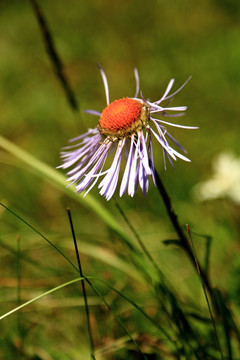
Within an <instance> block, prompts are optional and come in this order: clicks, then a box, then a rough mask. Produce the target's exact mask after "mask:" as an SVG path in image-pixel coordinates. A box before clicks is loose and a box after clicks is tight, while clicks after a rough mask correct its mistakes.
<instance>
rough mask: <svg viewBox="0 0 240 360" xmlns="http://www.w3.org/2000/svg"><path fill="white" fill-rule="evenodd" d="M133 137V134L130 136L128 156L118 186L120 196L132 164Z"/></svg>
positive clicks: (125, 187) (125, 186) (126, 183)
mask: <svg viewBox="0 0 240 360" xmlns="http://www.w3.org/2000/svg"><path fill="white" fill-rule="evenodd" d="M134 137H135V135H132V136H131V143H130V149H129V153H128V158H127V163H126V166H125V170H124V174H123V177H122V183H121V186H120V193H119V195H120V197H121V196H122V195H123V194H124V193H125V191H126V189H127V185H128V181H129V176H130V171H131V166H132V161H133V152H134V151H133V150H134V147H133V143H134Z"/></svg>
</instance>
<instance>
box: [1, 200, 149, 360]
mask: <svg viewBox="0 0 240 360" xmlns="http://www.w3.org/2000/svg"><path fill="white" fill-rule="evenodd" d="M0 206H2V207H3V208H5V209H6V210H7V211H8V212H9V213H11V214H12V215H13V216H15V217H16V218H17V219H19V220H20V221H22V222H23V223H24V224H25V225H26V226H27V227H29V228H30V229H31V230H32V231H34V232H35V233H37V234H38V235H39V236H41V237H42V238H43V239H44V240H45V241H47V242H48V243H49V244H50V245H51V246H52V247H53V248H54V249H55V250H56V251H57V252H58V253H60V254H61V255H62V256H63V257H64V258H65V260H67V262H68V263H70V265H71V266H72V267H73V268H74V269H75V270H76V271H77V272H78V273H79V269H78V268H77V267H76V266H75V265H74V264H73V263H72V262H71V261H70V259H68V257H67V256H66V255H65V254H64V253H63V252H62V251H61V250H59V249H58V248H57V247H56V246H55V245H54V244H53V243H52V242H51V241H50V240H48V239H47V238H46V237H45V236H44V235H43V234H41V233H40V232H39V231H38V230H37V229H35V228H34V227H33V226H32V225H30V224H29V223H28V222H27V221H26V220H24V219H23V218H22V217H21V216H19V215H18V214H16V213H15V212H14V211H12V210H11V209H9V208H8V207H7V206H6V205H4V204H2V203H1V202H0ZM84 278H85V280H86V281H87V283H88V284H89V285H90V286H91V288H92V289H93V291H94V292H95V293H96V294H97V295H98V296H99V297H100V299H101V300H102V301H103V303H104V304H105V305H106V307H107V308H108V309H109V311H110V312H111V313H112V314H113V316H114V317H115V319H116V320H117V322H118V323H119V324H120V326H121V327H122V328H123V330H124V331H125V332H126V334H127V335H128V337H129V339H130V340H131V341H132V342H133V344H134V345H135V346H136V348H137V350H138V352H139V354H140V355H141V356H142V358H143V359H144V360H148V359H147V358H146V356H145V355H144V354H143V353H142V352H141V349H140V347H139V345H138V344H137V342H136V341H135V340H134V338H133V337H132V335H131V333H130V332H129V330H128V329H127V328H126V326H125V325H124V323H123V322H122V320H121V319H120V317H119V316H118V315H117V314H116V313H115V311H113V309H112V308H111V306H110V305H109V304H108V302H107V301H106V300H105V298H104V297H103V295H102V294H101V293H100V291H99V290H98V289H97V288H96V286H94V285H93V284H92V283H91V282H90V280H88V279H87V278H86V277H84Z"/></svg>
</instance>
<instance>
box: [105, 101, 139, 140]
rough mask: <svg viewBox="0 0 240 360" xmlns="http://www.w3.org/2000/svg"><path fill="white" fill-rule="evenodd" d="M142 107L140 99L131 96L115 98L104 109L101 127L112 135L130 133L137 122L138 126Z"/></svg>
mask: <svg viewBox="0 0 240 360" xmlns="http://www.w3.org/2000/svg"><path fill="white" fill-rule="evenodd" d="M142 107H143V105H142V103H141V102H140V101H138V100H134V99H131V98H122V99H119V100H115V101H113V102H112V103H111V104H109V105H108V106H107V107H106V108H105V109H104V110H103V112H102V114H101V117H100V119H99V128H100V129H101V130H102V131H103V132H104V133H108V134H110V135H114V134H119V135H120V133H123V134H124V133H129V130H130V129H133V128H135V126H134V124H135V123H136V127H137V126H138V124H139V121H140V118H141V111H142Z"/></svg>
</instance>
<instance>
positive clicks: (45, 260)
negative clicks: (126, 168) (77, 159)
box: [0, 0, 240, 359]
mask: <svg viewBox="0 0 240 360" xmlns="http://www.w3.org/2000/svg"><path fill="white" fill-rule="evenodd" d="M39 4H40V6H41V8H42V10H43V12H44V14H45V16H46V19H47V22H48V25H49V28H50V30H51V33H52V36H53V39H54V42H55V46H56V49H57V52H58V54H59V56H60V58H61V60H62V62H63V64H64V71H65V74H66V76H67V78H68V80H69V82H70V84H71V86H72V88H73V91H74V93H75V96H76V98H77V101H78V103H79V111H73V110H72V109H71V107H70V106H69V104H68V102H67V100H66V97H65V94H64V91H63V89H62V87H61V85H60V82H59V79H58V78H57V77H56V75H55V73H54V70H53V66H52V63H51V61H50V59H49V56H48V54H47V53H46V51H45V46H44V43H43V40H42V35H41V32H40V29H39V25H38V23H37V20H36V16H35V14H34V12H33V8H32V6H31V2H30V1H26V0H22V1H19V0H11V1H7V0H5V1H4V0H1V1H0V34H1V36H0V132H1V135H2V136H4V137H6V138H7V139H9V140H11V141H12V142H14V143H15V144H17V145H18V146H20V147H21V148H23V149H24V150H25V151H27V152H29V153H31V154H32V155H34V156H35V157H36V158H38V159H40V160H42V161H43V162H45V163H47V164H48V165H50V166H51V167H53V168H55V167H56V166H58V165H59V164H60V158H59V151H60V148H61V147H63V146H65V145H66V144H67V142H68V139H69V138H72V137H75V136H76V135H78V134H80V133H82V132H85V131H86V130H87V128H89V127H95V126H96V118H95V117H93V116H91V115H88V114H84V113H83V109H86V108H87V109H89V108H90V109H96V110H99V111H101V110H102V109H103V108H104V107H105V94H104V88H103V84H102V80H101V77H100V73H99V70H98V67H97V63H100V64H101V65H102V67H103V68H104V70H105V72H106V74H107V77H108V81H109V87H110V99H111V100H114V99H117V98H120V97H125V96H133V95H134V92H135V80H134V75H133V69H134V67H137V68H138V70H139V74H140V87H141V90H142V91H143V95H144V96H145V97H146V98H150V99H152V100H156V99H158V98H160V97H161V95H162V94H163V92H164V90H165V88H166V86H167V84H168V81H169V80H170V79H171V78H175V79H176V82H175V85H174V86H175V87H174V89H176V88H177V87H179V86H180V85H182V83H183V82H184V81H185V80H186V79H187V78H188V77H189V76H190V75H191V76H192V79H191V81H190V82H189V83H188V84H187V86H186V87H185V88H184V89H183V90H182V91H181V92H180V93H179V94H178V95H177V96H176V98H175V99H174V102H173V104H175V105H187V106H188V110H187V113H186V116H185V117H184V118H181V119H179V121H180V122H181V123H183V124H185V125H192V126H199V127H200V129H199V130H184V129H174V128H171V129H170V130H171V133H172V134H173V135H174V136H175V137H176V138H177V139H178V140H179V141H180V142H181V143H182V144H183V145H184V146H185V147H186V149H187V150H188V156H189V157H190V159H191V161H192V162H191V163H184V162H182V161H181V160H179V161H178V162H177V163H176V170H174V169H172V168H171V165H170V164H169V165H168V170H167V171H165V170H164V168H163V160H162V153H161V151H160V149H159V146H158V145H157V144H155V145H156V146H155V147H154V150H155V159H156V160H155V163H156V166H157V169H158V171H159V173H160V175H161V177H162V180H163V182H164V183H165V184H166V186H167V189H168V191H169V193H170V195H171V197H172V200H173V202H174V208H175V210H176V212H177V213H178V215H179V220H180V223H181V224H182V225H183V226H184V224H186V223H188V224H189V225H190V227H191V230H192V232H193V233H194V234H195V235H194V241H195V246H196V249H197V252H198V256H199V258H200V259H202V258H203V256H204V253H205V246H206V238H204V237H202V236H200V235H208V236H210V237H211V251H210V264H211V265H210V273H211V277H212V281H213V284H214V285H216V286H219V287H220V288H221V289H223V291H224V292H225V293H226V296H227V297H228V298H229V299H230V301H231V303H232V307H233V309H234V312H235V314H236V316H239V310H240V302H239V297H238V295H237V294H238V291H239V290H240V289H239V281H238V279H239V278H238V275H239V273H240V256H239V204H238V202H237V201H234V200H233V199H229V198H228V197H227V196H224V194H223V195H222V196H220V197H219V198H218V199H215V200H211V201H204V202H201V201H199V200H198V199H197V198H196V196H194V194H195V192H194V191H193V189H194V187H195V186H196V185H197V184H198V183H199V182H202V181H205V180H206V179H208V178H210V177H211V176H212V174H213V168H212V164H213V162H214V159H215V157H216V155H218V154H219V153H221V152H231V153H233V154H234V156H236V157H238V156H239V90H240V41H239V39H240V26H239V20H240V5H239V1H237V0H228V1H224V0H201V1H197V2H196V1H192V0H181V1H180V0H176V1H173V0H169V1H163V0H150V1H143V0H130V1H127V0H121V1H120V0H115V1H109V0H101V1H100V0H95V1H77V0H70V1H68V2H66V1H61V2H59V1H56V0H52V1H47V0H42V1H39ZM0 162H1V163H0V166H1V171H0V199H1V201H2V202H4V203H5V204H7V205H8V206H9V207H10V208H11V209H14V210H15V211H16V212H17V213H18V214H21V216H23V218H24V219H26V220H27V221H29V222H30V223H31V224H33V225H34V226H36V227H37V228H38V229H39V230H40V231H41V232H43V233H44V234H45V235H47V236H48V237H49V238H51V239H52V240H54V241H55V242H56V243H57V244H58V245H59V246H60V247H62V248H64V249H65V250H66V251H67V252H68V254H69V256H70V257H72V258H74V256H75V255H74V251H73V245H72V242H71V236H70V228H69V223H68V218H67V214H66V207H67V206H69V207H70V208H71V211H72V214H73V218H74V221H75V227H76V229H75V230H76V233H77V236H78V238H79V239H81V241H83V243H85V244H86V247H85V248H84V249H83V251H84V254H83V262H84V268H85V272H86V273H88V274H93V273H96V272H98V273H99V274H101V275H102V276H104V277H105V278H107V279H111V280H112V281H114V282H115V283H116V284H117V285H118V286H119V288H121V287H122V288H125V287H126V289H128V290H126V291H129V292H130V293H131V292H134V291H138V290H139V289H138V286H139V285H135V283H133V282H132V281H131V279H129V276H128V275H127V274H122V272H121V271H118V270H116V269H114V267H113V268H112V267H109V265H108V264H106V262H104V261H100V260H99V257H100V255H99V253H98V250H99V249H105V250H108V251H109V256H111V254H113V253H119V254H121V256H123V257H124V256H125V255H126V254H125V252H124V250H123V249H122V247H121V246H120V245H119V243H118V240H117V238H116V236H115V235H114V234H113V233H111V232H110V231H109V230H108V229H107V227H106V226H105V225H104V224H103V223H102V221H101V220H100V219H99V218H98V217H97V216H96V215H95V214H94V213H92V212H91V211H90V210H88V209H87V208H85V207H84V206H83V205H80V204H79V203H77V202H76V201H74V200H72V199H69V198H68V197H67V196H66V195H64V194H63V193H62V192H61V191H60V190H58V189H56V188H55V187H54V186H53V185H50V184H49V183H48V182H45V181H44V180H43V179H39V178H38V177H36V176H35V174H34V173H33V172H32V171H31V169H28V168H26V167H25V166H23V165H22V164H21V163H20V162H19V161H17V160H16V159H15V158H13V157H12V156H10V155H9V154H7V153H6V152H5V151H3V150H0ZM59 171H61V170H59ZM230 171H231V170H230ZM92 194H93V195H94V196H96V197H97V198H98V200H99V201H100V202H101V203H102V204H103V206H105V207H107V208H108V210H110V211H111V212H112V213H113V214H114V216H115V217H116V218H117V219H119V221H120V222H121V223H122V224H123V226H124V227H125V228H126V229H127V227H126V225H125V224H124V222H123V220H122V218H121V216H120V214H119V212H118V210H117V209H116V206H115V203H114V202H113V201H110V202H106V201H105V199H103V198H100V195H99V194H98V192H97V189H93V190H92ZM119 204H120V205H121V207H122V209H124V212H125V214H126V215H127V217H128V218H129V220H130V221H131V222H132V223H133V224H134V227H135V228H136V230H137V231H138V233H139V234H140V235H141V237H142V239H143V240H144V242H145V244H146V245H147V247H148V249H149V250H150V251H151V253H152V254H153V256H154V257H155V258H156V259H157V260H158V262H159V264H160V265H161V267H162V269H163V270H164V272H165V273H166V275H167V276H168V277H169V278H170V280H171V281H173V283H175V285H176V284H178V285H177V286H178V289H179V291H180V293H181V294H182V296H186V297H188V298H189V299H194V298H195V300H194V301H196V299H197V298H198V296H199V293H198V290H197V289H196V291H194V289H195V282H196V281H195V280H196V279H195V275H194V274H193V273H194V271H193V269H192V268H191V266H190V265H189V263H188V260H187V259H186V258H185V256H184V255H183V254H182V253H181V252H180V251H179V250H178V249H177V248H174V247H169V246H166V245H165V244H164V242H163V240H165V239H174V238H175V234H174V231H173V229H172V227H171V224H170V223H169V221H168V219H167V216H166V212H165V208H164V205H163V203H162V200H161V198H160V197H159V194H158V192H157V190H156V189H155V188H154V186H153V184H151V186H150V190H149V193H148V194H147V196H146V197H145V198H144V197H143V195H142V193H141V192H140V191H137V193H136V195H135V197H134V198H133V199H132V198H129V197H128V196H127V195H125V196H124V197H123V198H122V199H121V200H119ZM0 212H1V217H2V218H1V229H2V230H1V235H0V240H1V243H0V246H1V254H0V267H1V274H2V275H1V280H0V282H2V284H0V285H1V288H0V291H1V296H0V301H1V309H2V310H1V312H2V313H3V312H4V311H7V310H9V309H11V308H12V307H14V306H15V305H16V266H15V265H16V261H15V260H14V259H15V257H16V253H15V251H16V242H17V240H16V239H17V235H18V234H20V238H21V249H22V251H23V253H24V254H25V256H26V257H27V258H28V260H29V261H26V262H24V263H23V265H22V275H21V276H22V282H23V288H22V295H21V296H22V299H24V300H26V299H29V298H31V297H33V296H34V295H35V294H38V293H40V292H41V291H44V290H45V289H49V287H51V286H56V285H57V284H59V281H60V282H61V280H63V282H64V281H67V279H71V276H72V274H73V272H72V270H71V268H69V267H68V265H66V264H65V262H64V261H63V260H62V259H61V258H59V256H58V255H56V254H55V252H54V250H53V249H52V248H50V247H49V246H48V245H47V244H46V243H44V242H43V240H42V239H40V238H39V237H38V236H36V235H35V234H33V233H32V232H31V231H30V230H29V229H28V228H27V227H26V226H25V225H24V224H22V223H21V222H20V221H18V220H17V219H16V218H15V217H14V216H12V215H11V214H7V213H5V212H4V210H3V209H0ZM93 224H94V226H93ZM126 231H127V230H126ZM87 245H94V246H95V247H94V248H92V250H94V251H95V252H94V254H92V253H91V251H92V250H90V248H89V250H88V248H87ZM86 249H87V250H86ZM97 249H98V250H97ZM135 287H136V288H135ZM77 291H78V288H77V286H76V287H75V288H74V289H70V290H66V291H62V292H61V294H59V295H57V296H55V297H54V298H50V299H49V300H48V302H46V303H44V304H45V305H44V304H43V303H41V304H39V305H35V307H34V306H32V307H29V310H27V311H26V315H25V318H24V321H25V338H26V341H25V343H26V349H27V350H26V351H27V354H28V356H29V357H26V358H31V356H35V355H36V354H37V355H36V356H39V357H38V358H41V359H74V358H77V357H75V356H77V355H76V354H77V347H79V348H80V347H81V346H82V351H85V350H84V348H85V347H86V352H87V351H88V350H87V349H88V345H87V343H86V342H87V340H85V343H84V342H83V343H82V344H79V343H77V339H78V336H80V335H79V332H80V333H81V334H82V335H81V337H83V339H84V338H86V339H87V335H84V326H83V325H81V324H79V323H78V322H77V324H76V322H75V321H76V320H75V319H76V314H78V313H79V309H78V308H76V306H75V305H74V301H76V300H74V299H75V292H76V293H77ZM141 296H142V297H143V298H144V296H145V297H147V294H146V293H145V295H144V291H143V292H142V294H141V295H139V297H140V298H141ZM57 300H58V301H59V303H57ZM60 300H61V301H62V302H61V301H60ZM54 301H55V302H54ZM67 301H68V302H67ZM71 301H72V303H70V302H71ZM94 301H95V303H94ZM92 302H93V309H95V308H94V304H95V305H96V313H97V314H98V315H96V313H95V315H94V314H93V315H92V316H93V319H92V321H93V323H94V321H95V325H94V326H95V330H96V331H95V334H96V338H97V341H98V342H99V344H101V345H102V343H103V342H104V341H103V339H105V338H106V339H109V338H111V336H112V334H115V335H116V334H118V335H119V333H118V331H117V330H116V329H115V328H114V331H113V330H112V328H113V327H114V326H113V324H112V322H113V319H112V318H111V319H110V320H109V319H108V317H107V315H106V314H105V312H104V311H103V310H102V309H101V311H99V309H98V303H99V299H96V298H94V296H93V297H92ZM116 302H117V300H116ZM60 304H65V305H61V306H62V307H61V306H60ZM38 306H39V307H38ZM116 306H117V305H116ZM121 310H122V312H124V311H126V314H127V315H128V313H127V310H126V309H124V308H122V309H121ZM105 311H106V310H105ZM80 312H81V311H80ZM82 313H83V314H82V315H81V316H82V321H83V322H84V312H83V311H82ZM93 313H94V311H93ZM49 314H50V315H49ZM127 315H126V318H127ZM49 316H51V318H52V322H51V325H49ZM94 316H96V319H95V318H94ZM100 318H102V320H104V319H106V318H107V319H108V320H107V326H106V328H109V329H111V331H110V330H109V333H108V330H106V329H105V332H104V329H103V328H101V325H100V324H99V319H100ZM16 319H17V318H16V316H15V317H14V316H13V317H12V318H11V319H10V320H7V319H6V320H4V321H5V322H4V323H3V328H2V329H3V330H1V335H0V337H1V342H2V344H5V345H4V348H5V353H4V354H5V355H2V358H6V359H11V358H13V357H11V356H12V354H14V351H15V349H16V346H17V345H16V341H17V340H16V338H17V326H16ZM128 321H129V322H130V326H131V325H132V324H131V321H132V322H133V323H134V321H135V323H134V324H135V327H136V324H137V319H134V321H133V320H128ZM139 326H140V325H139ZM141 326H144V325H142V324H141ZM46 327H47V328H48V334H46V332H45V329H46ZM56 327H58V328H57V329H56ZM66 327H67V329H66ZM133 327H134V326H133ZM29 329H31V331H30V330H29ZM121 335H122V334H121ZM116 336H117V335H116ZM59 339H61V344H59ZM101 341H102V343H101ZM43 343H44V344H46V347H47V348H48V349H49V350H48V351H47V350H46V349H45V350H43V349H42V344H43ZM106 343H107V340H106ZM84 344H85V345H84ZM59 348H60V350H61V351H60V350H59ZM40 350H41V351H40ZM47 353H48V355H47ZM6 354H7V355H6ZM29 354H30V355H29ZM34 354H35V355H34ZM4 356H5V357H4ZM26 356H27V355H26ZM47 356H49V357H47ZM109 356H110V355H109ZM119 356H120V355H119ZM32 358H33V357H32ZM83 358H84V357H83ZM106 358H107V357H106ZM112 358H114V359H117V356H116V355H113V357H109V359H112ZM119 358H121V357H119ZM36 359H37V358H36ZM99 359H100V357H99Z"/></svg>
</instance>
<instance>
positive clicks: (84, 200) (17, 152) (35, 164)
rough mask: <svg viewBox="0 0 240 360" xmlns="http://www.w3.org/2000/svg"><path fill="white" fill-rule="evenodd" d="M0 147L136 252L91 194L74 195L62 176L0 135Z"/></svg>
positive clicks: (117, 225)
mask: <svg viewBox="0 0 240 360" xmlns="http://www.w3.org/2000/svg"><path fill="white" fill-rule="evenodd" d="M0 147H1V148H2V149H4V150H5V151H7V152H8V153H10V154H11V155H13V156H14V157H16V158H17V159H19V160H21V161H22V162H23V163H25V164H26V165H28V166H29V168H30V169H31V170H32V171H33V172H34V173H35V174H36V175H37V176H38V177H40V178H42V179H44V180H46V181H48V182H50V183H51V184H52V185H54V186H55V187H57V188H59V189H60V190H62V191H63V192H65V193H67V194H68V195H69V196H71V197H72V198H74V199H75V200H77V201H78V202H80V203H81V204H82V205H84V206H86V207H88V208H89V209H91V210H93V211H94V212H95V213H96V214H97V216H99V218H101V219H102V220H103V221H104V222H105V223H106V225H108V226H109V227H110V228H111V229H112V230H114V231H115V232H116V233H117V234H118V235H119V236H120V237H121V239H122V240H123V241H124V242H125V243H126V244H127V245H128V247H130V248H131V249H132V250H134V251H137V248H136V247H135V245H134V243H133V241H132V239H131V237H129V236H128V235H127V234H126V233H125V231H124V229H123V228H122V226H121V225H120V224H119V222H118V221H117V220H116V219H115V218H114V216H113V215H112V214H111V212H110V211H108V210H107V209H106V208H105V207H103V205H102V204H101V203H100V202H99V201H97V200H96V199H95V198H94V197H93V196H92V195H91V194H88V196H86V197H83V196H82V195H79V194H76V193H75V191H74V187H73V186H68V187H67V182H66V178H65V176H64V175H62V174H61V173H60V171H57V170H55V169H53V168H51V166H49V165H47V164H45V163H44V162H42V161H40V160H38V159H37V158H35V157H34V156H33V155H31V154H29V153H28V152H26V151H25V150H23V149H21V148H20V147H19V146H17V145H15V144H14V143H12V142H11V141H9V140H7V139H5V138H4V137H3V136H1V135H0Z"/></svg>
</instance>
